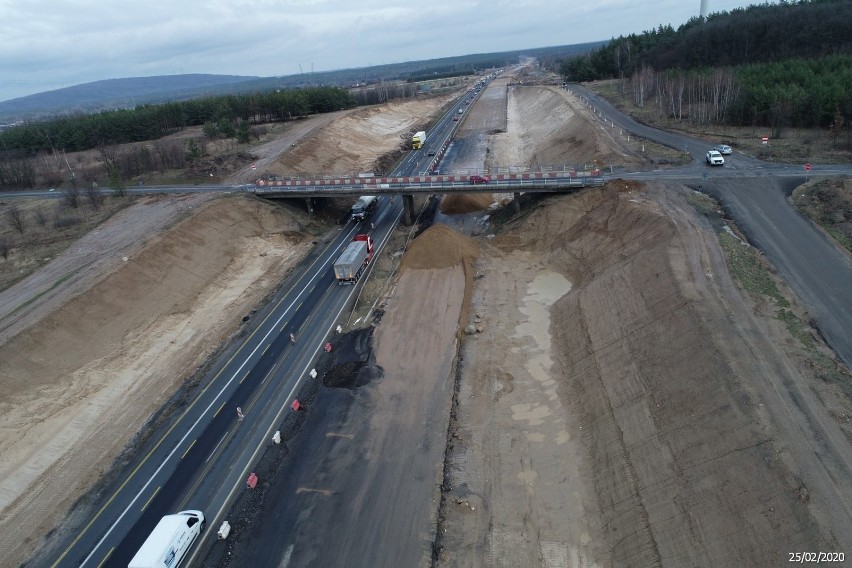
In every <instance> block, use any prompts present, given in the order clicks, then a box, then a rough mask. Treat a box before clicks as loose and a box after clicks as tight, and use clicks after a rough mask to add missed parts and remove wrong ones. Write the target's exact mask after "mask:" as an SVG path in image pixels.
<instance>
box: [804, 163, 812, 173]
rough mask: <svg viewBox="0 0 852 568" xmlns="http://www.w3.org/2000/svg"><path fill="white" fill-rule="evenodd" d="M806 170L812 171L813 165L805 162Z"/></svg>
mask: <svg viewBox="0 0 852 568" xmlns="http://www.w3.org/2000/svg"><path fill="white" fill-rule="evenodd" d="M805 171H806V172H809V171H811V165H810V164H805Z"/></svg>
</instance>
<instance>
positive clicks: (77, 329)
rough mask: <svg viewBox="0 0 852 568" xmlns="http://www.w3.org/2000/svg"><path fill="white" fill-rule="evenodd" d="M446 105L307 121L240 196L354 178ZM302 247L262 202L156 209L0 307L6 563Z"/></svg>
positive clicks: (31, 281) (160, 203)
mask: <svg viewBox="0 0 852 568" xmlns="http://www.w3.org/2000/svg"><path fill="white" fill-rule="evenodd" d="M442 103H443V99H441V98H430V99H423V100H419V99H418V100H416V101H409V102H407V103H393V104H391V105H388V107H387V108H381V107H375V108H370V109H359V110H355V111H351V112H350V111H347V112H342V113H336V114H334V115H331V116H321V117H314V118H312V119H308V120H305V121H300V122H299V123H297V124H295V125H293V126H292V127H291V128H288V129H286V131H285V132H284V134H283V135H282V136H281V137H280V138H277V139H276V140H272V141H268V142H266V143H264V144H263V145H262V146H260V147H259V148H257V149H256V151H255V154H257V155H258V156H259V158H258V160H257V162H256V163H257V165H258V169H257V170H251V171H249V170H244V171H240V172H236V173H235V174H234V175H233V176H232V179H231V181H232V182H233V183H238V182H246V181H250V179H253V178H254V177H257V176H258V175H260V174H262V173H267V172H269V171H274V172H276V173H279V174H286V175H299V174H304V173H318V172H323V171H334V172H343V173H350V174H351V173H355V172H357V171H359V170H362V169H363V167H364V165H365V164H369V163H370V162H371V161H373V160H375V159H377V158H378V157H379V156H380V155H381V153H383V152H384V151H386V149H387V148H388V147H390V146H392V145H393V144H392V143H396V142H398V141H399V140H401V139H402V138H401V137H402V136H405V135H406V133H407V132H408V130H409V129H410V128H412V127H413V125H416V124H421V123H422V121H424V120H427V117H428V114H429V113H430V112H432V111H433V110H434V109H435V108H437V107H439V106H440V105H441V104H442ZM348 116H354V118H353V119H347V117H348ZM353 131H357V132H358V133H359V134H358V136H359V138H358V142H359V144H360V146H359V148H360V154H358V153H357V152H355V153H353V152H348V153H342V152H339V151H337V150H336V149H335V146H334V144H333V143H332V142H331V141H334V140H338V139H340V138H341V137H342V136H343V137H351V135H352V132H353ZM294 144H295V146H294ZM311 148H313V150H311ZM282 155H283V157H282ZM353 156H354V157H353ZM300 231H301V226H300V224H299V222H297V221H296V220H295V219H294V218H292V217H291V216H290V215H289V214H288V213H286V212H285V210H283V209H281V208H278V207H276V206H274V205H270V204H267V203H263V202H261V201H258V200H254V199H249V198H244V197H238V196H230V197H225V198H220V199H212V200H211V198H210V197H207V196H183V197H177V198H174V197H167V198H149V199H145V200H143V201H142V202H141V203H140V204H138V205H136V206H134V207H131V208H129V209H127V210H124V211H122V212H120V213H119V214H117V215H115V216H114V217H112V218H111V219H110V220H109V221H108V222H107V223H106V224H104V225H103V226H101V227H99V228H98V229H97V230H96V231H93V232H92V233H91V234H89V235H87V236H85V237H84V238H83V239H81V240H80V241H79V242H78V243H77V244H75V245H74V246H73V247H71V249H69V250H68V251H66V253H64V254H63V255H61V256H60V257H58V258H57V259H54V261H52V262H51V263H49V264H48V265H47V266H46V267H45V268H44V269H43V270H41V271H40V272H38V273H36V274H34V275H32V276H31V277H30V278H28V279H27V280H25V281H23V282H22V283H21V284H20V285H18V286H14V287H12V288H10V289H8V290H5V291H3V292H2V293H0V340H3V343H2V344H0V455H2V456H3V459H2V460H0V511H2V512H0V554H2V556H3V558H4V559H6V560H8V561H9V562H10V563H11V564H17V563H20V562H22V561H23V560H24V559H25V558H26V557H27V556H29V554H31V553H32V551H33V550H35V548H36V547H37V546H38V544H39V542H40V538H41V537H42V536H43V535H44V534H46V533H47V532H48V531H49V530H50V529H52V528H54V527H55V525H56V524H57V523H58V522H59V521H60V520H61V519H62V518H63V516H64V515H66V513H67V511H68V510H69V508H70V506H71V505H72V504H73V503H74V502H75V501H76V500H77V499H78V498H79V497H80V496H81V495H83V494H84V493H85V492H86V491H87V490H89V489H90V488H91V487H92V486H93V484H95V483H96V482H97V480H98V478H99V476H100V475H101V474H102V473H103V472H104V471H105V470H106V469H107V468H108V467H109V466H110V464H111V463H112V462H113V460H114V459H115V458H116V456H118V455H119V453H120V452H121V450H122V448H124V446H125V445H126V444H127V442H128V441H129V440H130V439H131V438H132V436H133V435H134V434H135V433H136V432H137V431H138V430H139V428H140V427H141V426H142V425H143V423H144V422H145V420H146V419H147V418H148V417H149V416H150V415H151V414H152V412H154V411H155V410H157V409H158V408H159V406H160V405H162V404H163V403H164V402H165V401H166V400H167V399H168V398H169V397H170V396H171V395H172V394H173V393H174V392H175V390H176V389H177V388H178V387H179V386H180V385H181V384H182V383H183V382H184V381H185V380H186V379H187V377H189V376H190V375H191V374H192V373H193V372H194V371H195V370H196V369H197V368H198V366H199V365H201V364H202V363H203V362H204V361H205V359H206V358H207V357H208V356H209V355H210V353H211V352H212V350H213V349H215V348H216V347H217V346H218V345H219V344H220V343H221V342H222V341H223V340H225V339H226V338H227V337H229V336H230V335H231V334H232V333H234V332H235V331H236V330H238V329H239V327H240V320H241V318H242V317H243V316H244V315H245V314H247V313H248V312H250V311H251V309H252V308H253V307H254V306H255V305H256V304H257V303H258V302H259V301H260V300H261V299H262V298H263V297H264V296H265V295H266V294H267V293H268V292H269V291H270V289H271V287H272V286H274V285H275V284H277V283H278V282H279V281H280V280H281V278H282V277H283V276H284V274H285V273H286V272H287V271H288V270H289V269H290V267H292V266H293V265H294V264H295V263H296V262H297V261H298V260H299V259H300V258H301V257H302V256H303V255H304V254H305V253H306V252H307V250H309V247H310V239H309V238H307V237H306V235H303V234H301V233H300ZM124 257H126V258H127V261H124V260H123V258H124ZM69 275H70V276H69ZM24 511H26V512H27V514H23V512H24Z"/></svg>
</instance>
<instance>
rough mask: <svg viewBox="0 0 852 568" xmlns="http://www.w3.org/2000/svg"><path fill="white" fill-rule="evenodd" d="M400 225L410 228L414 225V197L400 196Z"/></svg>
mask: <svg viewBox="0 0 852 568" xmlns="http://www.w3.org/2000/svg"><path fill="white" fill-rule="evenodd" d="M402 224H403V225H406V226H411V225H413V224H414V196H413V195H403V196H402Z"/></svg>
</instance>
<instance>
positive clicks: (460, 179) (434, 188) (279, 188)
mask: <svg viewBox="0 0 852 568" xmlns="http://www.w3.org/2000/svg"><path fill="white" fill-rule="evenodd" d="M604 182H605V179H604V178H603V177H602V176H600V175H594V176H589V175H582V176H581V175H576V176H572V175H567V176H566V175H557V174H555V173H554V174H547V173H535V174H505V175H504V174H501V175H497V176H494V177H491V178H490V179H489V180H488V182H487V183H482V182H478V183H473V182H471V180H470V179H469V177H468V176H411V177H399V178H396V177H389V178H366V179H365V178H340V179H328V180H289V181H274V182H270V181H264V180H258V182H257V184H256V185H255V186H254V189H253V190H250V191H254V193H256V194H258V195H264V194H276V195H283V194H289V195H294V196H299V195H310V196H316V195H317V194H321V193H328V194H334V193H340V194H347V193H357V194H361V195H373V194H391V193H396V194H402V193H405V194H411V193H458V192H478V193H482V192H492V193H500V192H518V191H524V192H530V193H532V192H557V191H559V190H560V189H572V188H578V187H599V186H602V185H603V184H604Z"/></svg>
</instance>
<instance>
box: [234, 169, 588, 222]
mask: <svg viewBox="0 0 852 568" xmlns="http://www.w3.org/2000/svg"><path fill="white" fill-rule="evenodd" d="M603 184H604V178H603V177H602V176H601V172H600V170H594V171H592V172H580V173H578V172H573V171H572V172H562V171H559V172H525V173H510V174H497V175H494V176H490V177H486V176H478V175H425V176H401V177H351V178H328V179H298V180H283V181H281V180H279V181H266V180H258V181H257V182H256V183H255V185H254V188H253V189H249V191H252V192H253V193H255V195H258V196H260V197H266V198H269V199H275V198H304V199H305V200H306V202H307V205H308V211H311V210H312V209H313V204H312V201H311V200H312V199H313V198H315V197H334V196H342V195H384V194H395V195H402V202H403V206H404V213H403V222H404V223H406V224H408V225H410V224H411V223H413V222H414V195H415V194H429V195H431V194H436V193H512V194H514V196H515V198H516V199H515V200H514V203H515V204H517V203H518V200H517V198H518V197H519V196H520V194H521V193H522V192H523V193H564V192H568V191H573V190H576V189H579V188H584V187H592V186H602V185H603Z"/></svg>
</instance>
